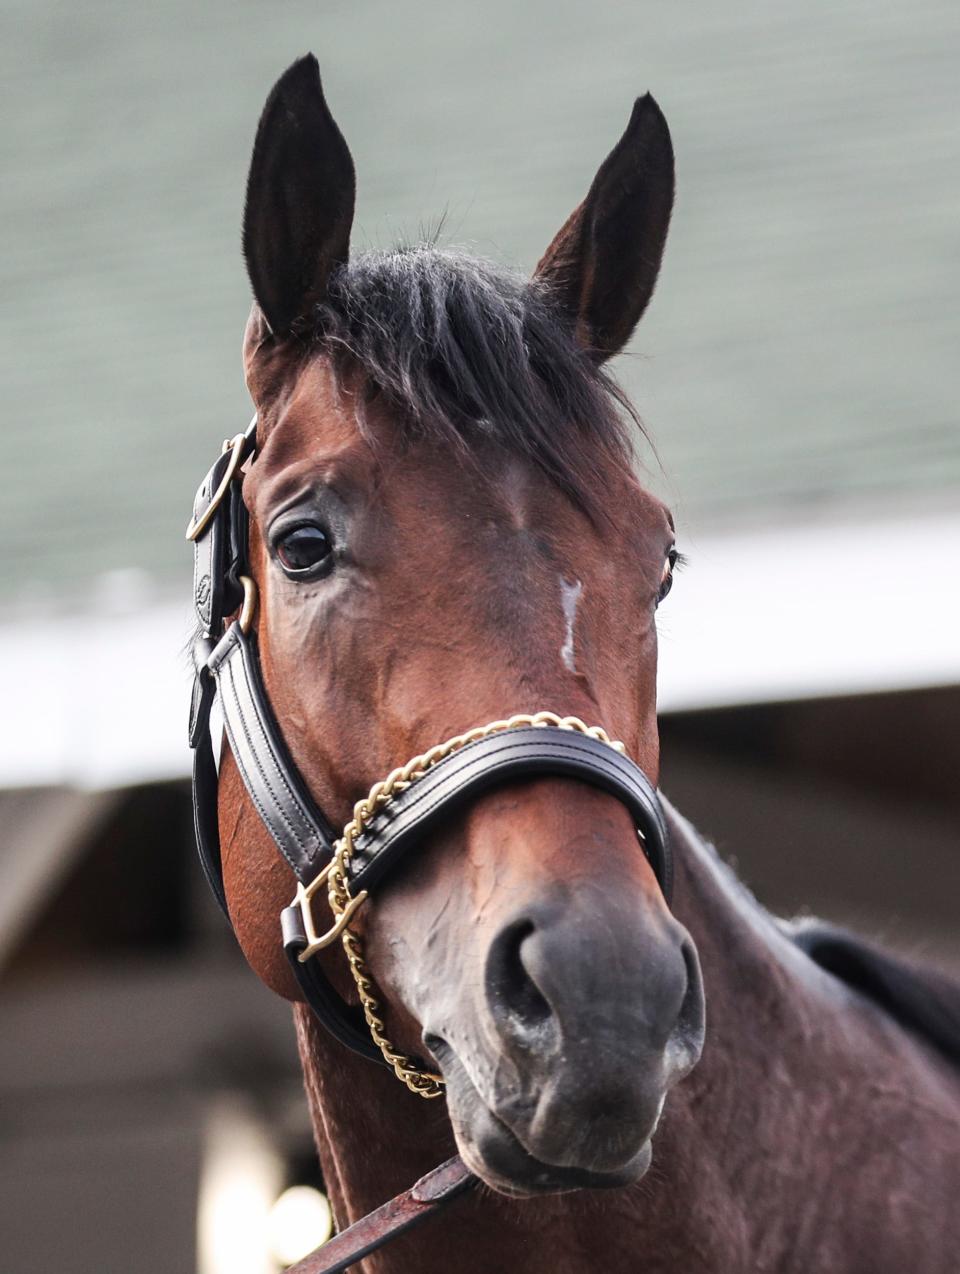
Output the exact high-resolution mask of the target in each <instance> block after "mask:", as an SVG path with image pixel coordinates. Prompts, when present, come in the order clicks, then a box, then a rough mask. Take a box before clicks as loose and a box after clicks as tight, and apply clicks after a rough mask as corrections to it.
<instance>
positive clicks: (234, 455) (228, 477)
mask: <svg viewBox="0 0 960 1274" xmlns="http://www.w3.org/2000/svg"><path fill="white" fill-rule="evenodd" d="M246 441H247V439H246V435H245V434H236V435H235V437H233V438H231V439H230V442H229V443H228V444H227V448H226V450H228V451H229V452H230V463H229V464H228V465H227V471H226V473H225V474H224V475H223V477H222V478H221V479H220V485H219V486H218V487H217V489H216V491H215V492H214V493H213V496H212V497H211V499H210V503H209V504H208V505H207V507H206V508H205V509H204V511H203V512H202V513H201V514H200V515H199V516H198V517H195V518H191V519H190V525H189V526H188V527H187V539H188V540H196V539H198V538H199V536H201V535H202V534H203V533H204V531H205V530H206V529H207V527H208V526H209V525H210V519H211V518H212V517H213V515H214V514H215V513H216V511H217V509H219V507H220V505H221V504H222V503H223V497H224V496H225V495H226V494H227V492H228V491H229V489H230V483H231V482H232V481H233V480H234V478H235V477H236V476H237V470H238V469H239V468H240V465H241V463H242V461H243V457H244V453H245V452H246Z"/></svg>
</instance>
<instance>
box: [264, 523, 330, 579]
mask: <svg viewBox="0 0 960 1274" xmlns="http://www.w3.org/2000/svg"><path fill="white" fill-rule="evenodd" d="M276 551H277V557H278V558H279V559H280V565H281V566H282V567H283V568H284V570H286V571H289V572H290V573H291V574H292V575H293V574H296V575H302V574H305V573H306V572H307V571H311V570H313V569H314V568H315V567H317V566H319V565H320V563H321V562H322V561H324V559H325V558H328V557H329V556H330V554H331V553H332V552H333V545H332V544H331V543H330V537H329V535H327V533H326V531H324V530H323V528H322V527H319V526H315V525H314V524H313V523H306V524H304V525H303V526H295V527H294V528H293V530H292V531H287V532H286V534H285V535H283V536H281V537H280V539H279V540H277V545H276Z"/></svg>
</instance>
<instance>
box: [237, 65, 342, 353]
mask: <svg viewBox="0 0 960 1274" xmlns="http://www.w3.org/2000/svg"><path fill="white" fill-rule="evenodd" d="M355 194H356V179H355V177H354V171H353V160H352V158H351V157H350V151H349V149H348V147H347V143H346V142H345V141H344V140H343V136H342V134H341V132H340V130H339V128H337V126H336V124H335V123H334V119H333V116H332V115H331V114H330V108H329V107H328V106H327V103H326V100H325V98H324V96H323V89H322V88H321V86H320V70H319V68H318V66H317V59H316V58H315V57H314V56H313V54H312V53H311V54H308V55H307V56H306V57H304V58H301V59H300V61H299V62H294V64H293V66H291V67H290V68H289V70H287V71H285V72H284V74H283V75H282V76H281V77H280V79H279V80H278V81H277V83H276V84H275V85H274V87H273V90H272V91H271V93H270V96H269V97H268V98H267V103H266V105H265V106H264V108H263V114H262V115H261V117H260V125H259V127H258V128H257V137H256V141H255V142H254V145H253V158H252V159H251V161H250V176H249V177H248V178H247V203H246V208H245V210H244V216H243V253H244V256H245V257H246V259H247V273H248V274H249V275H250V283H251V284H252V286H253V292H254V296H255V297H256V299H257V304H258V305H259V306H260V309H261V310H262V311H263V314H264V317H265V318H266V320H267V322H268V323H269V324H270V327H271V329H272V331H273V332H274V333H275V334H276V335H283V334H284V333H286V332H287V331H289V329H290V328H291V326H292V325H293V324H294V323H295V321H296V320H297V319H298V318H301V317H303V316H304V315H306V314H307V313H309V311H310V309H311V307H312V306H313V305H315V304H316V302H317V301H319V300H321V299H322V298H323V295H324V292H325V291H326V286H327V280H328V278H329V277H330V272H331V270H333V269H334V268H335V267H336V266H338V265H343V264H345V263H346V261H347V257H348V255H349V251H350V228H351V226H352V224H353V205H354V198H355Z"/></svg>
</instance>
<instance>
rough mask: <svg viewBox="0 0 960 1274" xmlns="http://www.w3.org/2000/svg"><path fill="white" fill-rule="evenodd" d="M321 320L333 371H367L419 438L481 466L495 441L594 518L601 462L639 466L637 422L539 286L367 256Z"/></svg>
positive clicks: (412, 254)
mask: <svg viewBox="0 0 960 1274" xmlns="http://www.w3.org/2000/svg"><path fill="white" fill-rule="evenodd" d="M314 318H315V332H314V335H315V337H316V339H317V340H318V341H319V342H320V343H321V345H322V347H323V348H324V351H325V352H326V353H328V354H329V355H330V356H331V357H332V358H333V360H334V364H335V366H336V365H339V366H340V367H341V368H342V367H345V366H346V365H347V364H348V363H350V364H353V365H359V367H360V368H361V369H362V370H363V372H364V373H365V375H366V377H367V378H368V379H369V381H370V382H371V383H372V385H373V386H374V387H375V388H376V389H377V390H379V391H380V392H382V393H385V394H387V395H388V396H389V397H390V399H391V400H392V401H393V403H394V404H395V405H396V407H397V409H398V410H399V413H400V416H401V418H402V420H403V422H404V425H405V427H406V428H408V429H410V430H412V431H415V433H416V435H417V436H419V437H428V438H430V437H432V438H434V439H436V440H437V442H439V443H442V444H446V445H452V446H454V447H456V448H457V449H459V450H460V451H461V452H462V453H463V454H464V455H465V456H472V457H477V456H478V451H479V450H480V447H481V444H483V443H484V442H486V443H490V442H492V443H493V444H495V445H498V446H499V447H501V448H503V449H504V450H505V451H507V452H510V453H513V454H517V455H520V456H522V457H525V458H527V459H528V460H530V461H531V462H532V463H534V464H536V465H537V466H538V467H539V468H540V469H541V470H542V471H543V472H544V473H545V474H547V475H548V476H549V477H550V478H551V479H552V480H553V481H554V482H555V483H556V484H557V486H559V487H560V488H561V490H563V491H564V492H565V493H566V494H567V495H568V496H570V497H571V498H572V499H573V500H574V501H575V502H576V503H577V504H578V505H580V506H581V507H582V508H584V509H586V510H587V512H589V513H591V514H594V513H596V512H597V507H596V506H597V504H598V502H599V497H598V494H596V493H598V492H600V491H601V490H602V485H601V484H600V482H599V475H600V473H601V472H602V469H603V462H604V461H605V460H607V461H609V460H613V461H614V462H615V463H617V464H618V465H621V466H629V465H630V464H631V463H632V447H631V439H630V431H629V427H628V421H632V422H633V423H634V424H635V425H637V426H638V428H641V430H642V427H641V426H640V424H639V420H638V419H637V416H636V412H635V411H634V409H633V408H632V406H631V405H630V403H629V401H628V399H627V398H626V396H625V394H624V393H623V391H622V390H621V389H620V388H619V387H618V386H617V385H616V384H615V382H614V381H613V380H612V379H611V378H610V377H609V376H608V375H607V374H606V373H605V372H604V371H603V370H602V369H601V368H600V367H599V365H598V364H597V363H596V362H595V361H594V360H593V358H591V356H590V355H589V354H588V353H587V352H586V351H584V350H583V349H581V348H580V347H579V346H578V345H577V343H576V342H575V340H574V338H573V334H572V332H571V331H570V329H569V326H568V325H567V324H566V323H565V322H564V320H563V318H562V315H561V312H560V310H559V308H558V307H557V306H556V305H555V304H553V303H552V302H551V300H550V297H549V295H548V294H547V293H546V292H545V291H544V289H543V288H542V287H540V286H538V285H537V284H536V283H531V282H528V281H526V280H524V279H522V278H520V277H519V276H517V275H514V274H512V273H510V272H508V271H505V270H501V269H498V268H496V267H494V266H492V265H489V264H487V263H485V262H482V261H478V260H476V259H473V258H471V257H468V256H465V255H462V254H459V253H455V252H452V251H446V250H443V249H439V248H436V247H432V246H420V247H410V248H401V249H398V250H396V251H393V252H368V253H364V254H363V255H361V256H359V257H357V258H356V259H354V260H352V261H351V262H350V263H349V265H347V266H344V267H343V268H341V269H338V270H337V271H335V272H334V274H333V275H332V276H331V278H330V282H329V286H328V292H327V297H326V299H325V301H324V302H323V303H322V304H321V305H319V306H318V307H317V308H316V310H315V314H314ZM591 493H594V494H593V495H591Z"/></svg>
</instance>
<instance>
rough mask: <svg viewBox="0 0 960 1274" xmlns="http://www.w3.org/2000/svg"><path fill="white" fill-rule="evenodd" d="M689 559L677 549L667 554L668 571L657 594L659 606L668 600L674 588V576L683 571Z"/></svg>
mask: <svg viewBox="0 0 960 1274" xmlns="http://www.w3.org/2000/svg"><path fill="white" fill-rule="evenodd" d="M687 560H688V559H687V558H686V557H684V555H683V554H682V553H681V552H679V551H678V550H677V549H676V548H672V549H671V550H670V552H669V553H668V554H667V571H666V573H665V574H664V576H663V578H662V579H661V581H660V590H659V592H658V593H657V605H658V606H659V605H660V603H661V602H662V601H663V600H664V599H665V598H666V596H667V594H668V593H669V592H670V589H671V588H672V587H673V576H674V573H675V572H676V571H677V570H682V569H683V568H684V566H686V564H687Z"/></svg>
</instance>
